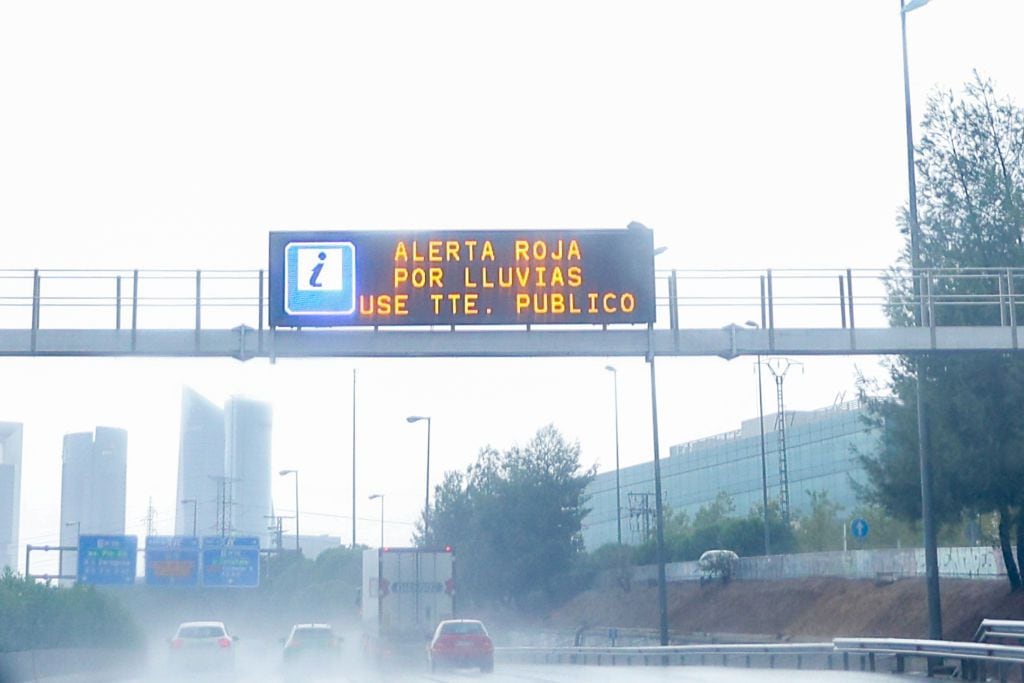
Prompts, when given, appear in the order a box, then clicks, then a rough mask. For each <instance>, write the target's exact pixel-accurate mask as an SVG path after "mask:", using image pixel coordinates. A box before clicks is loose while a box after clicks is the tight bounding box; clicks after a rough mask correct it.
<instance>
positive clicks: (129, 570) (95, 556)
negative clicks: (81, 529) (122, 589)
mask: <svg viewBox="0 0 1024 683" xmlns="http://www.w3.org/2000/svg"><path fill="white" fill-rule="evenodd" d="M138 546H139V540H138V538H136V537H135V536H85V535H83V536H79V537H78V582H79V583H88V584H93V585H97V586H130V585H132V584H133V583H135V564H136V557H135V555H136V553H137V552H138Z"/></svg>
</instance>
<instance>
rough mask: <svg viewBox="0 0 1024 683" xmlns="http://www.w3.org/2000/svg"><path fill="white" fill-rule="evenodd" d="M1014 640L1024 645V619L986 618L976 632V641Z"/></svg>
mask: <svg viewBox="0 0 1024 683" xmlns="http://www.w3.org/2000/svg"><path fill="white" fill-rule="evenodd" d="M1007 640H1009V641H1013V642H1014V643H1016V644H1017V645H1024V621H1010V620H1007V619H984V620H983V621H982V622H981V625H980V626H978V630H977V631H975V633H974V642H976V643H990V642H993V641H1000V642H1001V641H1007Z"/></svg>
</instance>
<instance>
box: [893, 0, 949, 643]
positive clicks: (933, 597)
mask: <svg viewBox="0 0 1024 683" xmlns="http://www.w3.org/2000/svg"><path fill="white" fill-rule="evenodd" d="M927 2H928V0H911V2H910V3H909V4H905V2H904V0H900V36H901V38H902V47H903V100H904V105H905V107H904V108H905V123H906V128H907V187H908V192H909V195H910V202H909V214H910V215H909V219H910V226H909V227H910V268H911V278H912V281H913V288H914V290H913V291H914V302H915V306H914V323H915V324H916V325H917V326H918V327H920V326H921V325H922V323H923V320H922V315H921V283H920V281H919V279H918V272H919V270H920V269H921V244H920V243H921V226H920V224H919V223H918V214H917V176H916V170H915V166H914V129H913V117H912V116H911V112H910V65H909V61H908V58H907V12H910V11H913V10H915V9H917V8H918V7H921V6H923V5H924V4H926V3H927ZM921 361H922V359H921V357H920V356H918V357H917V358H916V359H915V363H914V365H915V366H916V367H915V373H914V374H915V375H916V382H915V385H916V394H917V457H918V467H919V469H920V474H921V526H922V527H923V531H924V563H925V576H926V582H927V588H928V637H929V638H930V639H932V640H940V639H941V638H942V605H941V602H940V600H941V598H940V592H939V551H938V539H937V530H936V525H935V511H934V509H933V504H932V467H931V457H930V454H929V452H928V423H927V413H926V411H925V406H924V402H925V396H924V394H925V391H924V386H923V383H922V381H921V373H922V371H923V369H924V363H922V362H921Z"/></svg>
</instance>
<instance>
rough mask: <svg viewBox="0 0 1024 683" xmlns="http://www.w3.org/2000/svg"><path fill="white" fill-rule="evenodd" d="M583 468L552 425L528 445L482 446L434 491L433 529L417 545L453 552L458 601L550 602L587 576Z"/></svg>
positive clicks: (573, 446) (576, 451) (587, 476)
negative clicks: (503, 448) (466, 465)
mask: <svg viewBox="0 0 1024 683" xmlns="http://www.w3.org/2000/svg"><path fill="white" fill-rule="evenodd" d="M593 476H594V468H593V467H591V468H589V469H583V468H582V466H581V464H580V446H579V443H578V442H574V443H570V442H567V441H566V440H565V438H564V437H563V436H562V435H561V434H560V433H559V432H558V430H557V429H555V427H554V426H552V425H548V426H546V427H543V428H541V429H540V430H538V431H537V433H536V435H535V436H534V437H533V439H531V440H530V442H529V443H528V444H526V446H523V447H519V446H514V447H512V448H510V449H509V450H507V451H505V452H499V451H498V450H496V449H494V448H491V447H489V446H488V447H485V448H483V449H481V451H480V453H479V454H478V456H477V460H476V462H475V463H474V464H473V465H471V466H470V467H469V468H468V469H467V470H466V472H465V473H459V472H447V473H446V474H445V476H444V480H443V482H442V484H441V485H440V486H438V487H437V488H436V490H435V496H434V505H433V511H432V513H431V525H430V530H429V533H428V534H427V536H426V537H424V536H423V534H422V526H421V527H420V533H418V534H417V538H416V541H417V543H419V544H420V545H427V546H429V545H446V544H447V545H452V546H454V547H455V549H456V553H457V557H458V562H459V591H460V595H462V596H468V597H469V598H470V599H475V600H480V601H488V600H498V601H501V602H503V603H516V604H517V605H518V606H519V607H530V606H532V605H533V604H540V603H544V604H546V603H548V602H549V601H550V600H552V599H556V598H559V597H562V596H565V595H566V594H567V593H568V592H569V591H571V590H572V586H573V584H574V583H576V582H577V581H576V578H577V575H578V574H579V573H580V572H584V573H585V572H586V571H587V567H586V565H585V564H584V563H582V562H581V556H582V549H583V540H582V536H581V529H582V522H583V518H584V517H585V516H586V514H587V512H588V510H587V508H586V507H585V505H586V496H585V495H584V493H583V491H584V489H585V488H586V486H587V484H588V483H589V482H590V481H591V479H593Z"/></svg>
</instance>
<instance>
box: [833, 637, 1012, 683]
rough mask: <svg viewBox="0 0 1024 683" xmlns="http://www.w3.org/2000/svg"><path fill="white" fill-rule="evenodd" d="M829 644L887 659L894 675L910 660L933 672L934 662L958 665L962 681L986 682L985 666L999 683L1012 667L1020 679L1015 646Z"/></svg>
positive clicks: (890, 641) (896, 641)
mask: <svg viewBox="0 0 1024 683" xmlns="http://www.w3.org/2000/svg"><path fill="white" fill-rule="evenodd" d="M832 642H833V643H834V644H835V647H836V650H840V651H843V652H851V653H852V652H857V653H859V652H867V653H869V654H870V655H872V656H874V657H877V656H878V655H890V656H892V657H893V658H894V660H895V663H896V666H895V668H894V673H903V672H905V671H906V662H907V660H908V659H912V658H917V659H924V660H926V661H929V662H930V664H929V667H928V668H929V669H934V664H935V663H936V662H944V661H945V660H949V659H952V660H954V661H956V662H957V664H958V666H957V667H956V669H954V671H953V673H958V674H959V676H960V678H962V679H964V680H968V681H978V680H981V681H984V680H988V671H987V669H988V666H989V665H994V666H995V668H996V674H997V675H998V677H999V681H1000V682H1001V683H1005V681H1007V680H1008V676H1009V672H1010V667H1011V666H1013V665H1016V666H1018V667H1020V674H1021V676H1022V677H1024V647H1020V646H1017V645H992V644H986V643H962V642H951V641H945V640H906V639H901V638H836V639H835V640H834V641H832ZM873 670H874V669H872V671H873Z"/></svg>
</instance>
